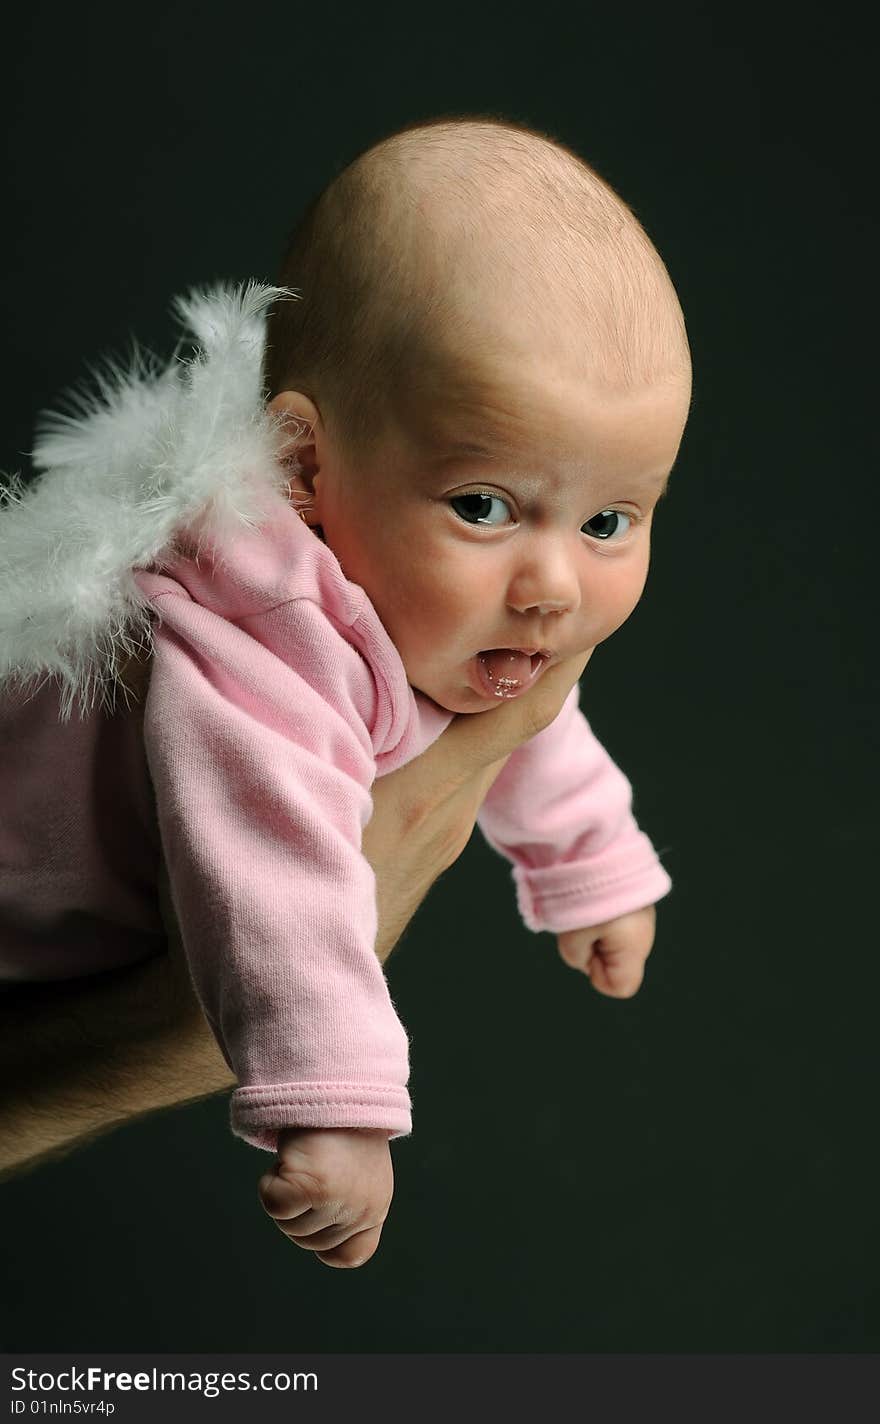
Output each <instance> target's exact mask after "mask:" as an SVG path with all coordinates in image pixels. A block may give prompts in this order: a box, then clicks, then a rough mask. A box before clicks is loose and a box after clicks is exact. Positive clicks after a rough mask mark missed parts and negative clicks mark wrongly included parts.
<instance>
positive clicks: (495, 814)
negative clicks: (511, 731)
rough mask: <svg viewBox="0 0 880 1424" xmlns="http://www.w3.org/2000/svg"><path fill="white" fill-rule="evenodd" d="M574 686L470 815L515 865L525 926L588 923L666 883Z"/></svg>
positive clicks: (650, 896) (641, 901)
mask: <svg viewBox="0 0 880 1424" xmlns="http://www.w3.org/2000/svg"><path fill="white" fill-rule="evenodd" d="M579 692H580V688H579V685H578V684H577V683H575V686H574V687H573V688H572V690H571V692H570V694H569V696H568V697H567V698H566V700H565V702H564V703H563V706H562V709H561V711H560V713H559V715H558V717H557V718H556V719H555V721H554V722H552V723H551V724H550V726H549V727H547V728H545V730H544V731H543V732H539V733H538V735H537V736H536V737H533V738H532V739H531V741H529V742H526V743H525V744H524V745H523V746H521V747H518V748H517V750H516V751H515V752H514V753H513V755H512V756H511V757H510V758H509V760H508V762H507V765H506V766H505V768H504V770H503V771H502V772H501V775H500V776H499V777H497V778H496V780H495V781H494V783H493V785H492V787H491V789H490V791H489V794H488V796H487V797H486V800H485V801H484V803H483V806H482V808H481V810H480V814H479V816H478V818H477V822H478V825H479V826H480V829H481V831H482V832H483V834H484V836H485V837H486V840H487V841H488V842H489V844H490V845H491V846H492V847H493V848H494V849H495V850H497V851H498V852H499V853H500V854H501V855H503V856H506V857H507V859H508V860H510V861H512V862H513V879H514V884H515V886H516V895H517V903H518V905H519V910H520V914H521V915H522V918H523V920H524V922H525V924H526V925H527V927H528V928H529V929H530V930H536V931H537V930H553V931H554V932H556V933H557V934H558V933H559V932H560V931H562V930H572V929H586V928H588V927H589V926H592V925H600V924H604V923H605V922H606V921H607V920H613V919H616V918H617V917H618V916H619V915H624V914H626V913H627V912H628V911H630V910H639V909H642V908H643V906H645V905H652V904H654V903H655V901H657V900H659V899H660V898H661V897H662V896H663V895H666V894H667V893H668V892H669V890H671V888H672V881H671V880H670V878H669V876H668V875H667V874H666V871H665V870H664V869H663V867H662V865H661V864H660V862H659V860H658V858H657V854H656V852H655V851H654V848H653V846H652V845H651V842H650V841H649V840H648V837H647V836H646V835H645V834H644V833H643V832H642V831H640V830H639V828H638V826H637V825H636V822H635V820H634V819H633V815H632V810H631V807H632V788H631V786H630V783H629V782H628V781H627V779H626V777H625V776H624V774H623V772H622V771H621V770H620V769H619V767H617V766H615V764H614V762H613V761H612V760H611V758H610V757H609V755H608V753H607V752H606V751H605V749H604V748H603V747H602V746H601V745H600V743H599V742H598V741H597V740H596V738H595V737H594V736H593V733H592V732H591V730H590V727H589V724H588V722H587V720H586V718H585V717H584V715H583V713H582V712H581V711H580V709H579V707H578V701H579Z"/></svg>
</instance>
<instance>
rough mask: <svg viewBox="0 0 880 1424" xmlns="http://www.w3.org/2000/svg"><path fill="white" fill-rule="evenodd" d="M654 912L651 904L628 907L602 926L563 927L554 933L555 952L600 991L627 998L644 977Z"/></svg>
mask: <svg viewBox="0 0 880 1424" xmlns="http://www.w3.org/2000/svg"><path fill="white" fill-rule="evenodd" d="M656 923H657V911H656V909H655V908H654V906H653V905H646V906H645V908H644V909H643V910H632V911H631V912H630V914H628V915H620V916H618V918H617V919H616V920H608V921H607V922H606V923H605V924H604V925H593V926H592V928H590V929H585V930H564V931H563V933H562V934H560V935H557V943H558V945H559V953H560V954H561V955H562V958H563V959H564V960H565V962H566V964H570V965H571V967H572V969H580V970H582V971H583V973H584V974H587V975H589V978H590V983H591V984H592V986H593V988H594V989H598V990H599V993H600V994H609V995H610V996H611V997H612V998H613V999H630V998H632V996H633V994H635V993H636V992H637V991H638V989H639V987H640V985H641V982H642V980H643V979H644V977H645V960H646V959H647V958H648V955H649V954H650V953H651V946H652V945H653V943H654V930H655V928H656Z"/></svg>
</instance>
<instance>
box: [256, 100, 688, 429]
mask: <svg viewBox="0 0 880 1424" xmlns="http://www.w3.org/2000/svg"><path fill="white" fill-rule="evenodd" d="M278 285H279V286H283V287H287V288H292V289H293V290H294V291H295V292H296V293H297V295H296V296H295V297H285V298H281V299H279V300H277V301H276V302H275V303H274V304H273V306H272V307H271V308H270V310H269V314H268V330H267V343H266V354H265V358H264V368H263V375H264V386H265V388H266V393H267V398H268V399H271V398H272V397H273V396H275V395H277V394H278V392H279V391H282V390H299V391H302V392H304V393H305V394H306V395H308V396H309V397H310V398H311V399H312V400H314V401H315V404H316V405H317V406H318V408H319V409H320V410H321V413H322V418H323V420H324V422H325V424H327V425H328V427H329V428H330V430H331V432H332V434H333V436H334V438H335V439H336V441H337V442H338V443H339V445H340V446H341V447H342V448H343V449H345V450H346V451H347V452H348V453H349V454H351V455H363V456H369V454H370V452H371V450H372V448H373V445H374V442H375V441H376V440H377V439H378V437H379V436H380V435H381V433H382V431H383V430H384V428H385V426H386V424H387V422H388V420H389V418H390V417H391V416H392V415H393V411H394V404H395V393H396V392H399V391H400V390H401V389H402V388H403V386H404V385H406V386H407V387H409V388H410V389H412V388H413V387H414V386H416V385H418V383H419V377H420V376H421V375H423V373H424V371H425V370H426V367H427V363H428V362H429V360H430V356H431V354H432V353H433V352H436V351H438V350H444V349H449V346H450V343H454V349H455V350H456V351H459V352H460V351H462V350H466V352H467V358H468V361H469V362H472V363H473V366H474V368H475V369H476V368H478V366H479V363H480V362H481V361H482V360H483V359H484V358H485V357H487V356H491V354H493V351H497V349H498V348H497V345H496V346H493V343H492V338H491V333H488V332H487V331H486V330H485V326H481V323H480V304H479V296H480V294H481V293H483V292H486V293H488V294H492V295H494V296H496V297H500V298H501V299H502V301H504V302H516V304H517V307H518V310H519V311H520V313H521V314H523V315H524V316H525V318H526V320H527V322H528V324H529V330H534V331H535V334H536V337H537V336H538V335H541V336H542V337H543V338H546V337H547V336H549V337H550V339H551V341H552V343H553V345H554V347H558V349H560V350H565V352H566V353H567V354H572V353H574V352H577V353H578V355H579V357H580V359H581V360H582V361H583V364H584V368H585V374H589V376H590V379H591V380H593V381H596V382H598V383H599V384H600V385H602V384H608V385H615V386H617V385H620V384H626V385H633V384H641V383H643V382H645V381H648V380H656V379H658V377H659V378H660V379H667V378H668V379H680V378H681V377H682V376H686V375H687V373H688V371H689V353H688V343H687V336H686V333H685V325H684V318H683V316H682V313H681V308H680V306H679V303H678V299H677V297H676V295H675V290H674V288H673V286H672V282H671V280H670V278H669V275H668V273H667V271H666V268H665V266H664V264H663V262H662V260H661V258H660V256H659V254H658V253H657V251H656V249H655V247H654V246H653V244H652V243H651V241H650V239H649V238H648V236H647V234H646V233H645V230H644V228H643V227H642V225H641V223H640V222H639V221H638V219H637V217H636V216H635V214H634V212H633V211H632V209H631V208H630V207H629V206H628V205H627V204H626V203H625V202H624V200H623V199H622V198H621V197H619V195H618V194H617V193H616V192H615V191H614V190H613V188H612V187H611V186H610V184H609V183H607V182H606V180H605V179H604V178H603V177H602V176H601V175H600V174H599V173H598V172H597V171H596V170H595V169H594V168H592V167H591V166H590V165H589V164H588V163H587V162H586V161H585V160H584V159H583V158H582V157H581V156H580V155H579V154H577V153H576V152H575V151H574V150H573V149H571V148H570V147H568V145H566V144H565V143H564V142H562V141H561V140H560V139H558V138H556V137H554V136H553V135H551V134H548V133H546V132H543V131H541V130H539V129H535V128H532V127H530V126H528V125H526V124H524V123H520V122H518V121H516V120H511V119H508V118H503V117H501V116H499V115H496V114H491V113H487V114H471V113H469V114H455V115H445V116H440V117H438V118H435V119H428V120H417V121H414V122H413V123H410V124H407V125H405V126H404V127H403V128H400V129H397V130H395V131H394V132H393V133H391V134H389V135H387V136H386V137H385V138H383V139H380V140H379V141H378V142H376V143H373V144H371V145H369V146H368V147H366V148H364V149H362V150H360V151H359V152H357V153H356V154H355V155H354V156H353V157H352V158H351V159H349V160H348V161H347V162H346V163H345V165H344V166H343V167H341V169H340V170H339V171H338V172H337V173H336V174H335V175H334V177H333V178H332V179H331V180H330V182H329V183H328V184H327V185H326V186H325V187H324V188H323V189H321V191H320V192H318V193H317V194H316V195H315V196H314V197H313V198H312V200H311V201H310V202H309V204H308V206H307V207H306V209H305V211H304V212H303V214H302V216H301V217H300V219H299V221H298V222H297V224H296V226H295V227H294V229H293V232H292V233H291V234H290V237H289V239H288V243H287V247H286V250H285V253H284V256H283V259H282V262H281V268H280V272H279V276H278ZM425 384H426V387H427V380H426V381H425Z"/></svg>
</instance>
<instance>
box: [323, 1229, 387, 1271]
mask: <svg viewBox="0 0 880 1424" xmlns="http://www.w3.org/2000/svg"><path fill="white" fill-rule="evenodd" d="M381 1235H382V1227H381V1226H370V1227H368V1228H367V1230H366V1231H358V1232H356V1233H355V1235H354V1236H349V1238H348V1240H347V1241H343V1242H342V1244H341V1245H340V1246H336V1247H334V1248H333V1250H331V1251H316V1252H315V1255H316V1256H317V1258H318V1260H319V1261H323V1263H324V1265H325V1266H341V1267H343V1268H351V1267H353V1266H363V1265H364V1264H365V1262H367V1261H369V1259H370V1257H371V1256H374V1255H375V1253H376V1248H377V1246H378V1245H379V1237H380V1236H381Z"/></svg>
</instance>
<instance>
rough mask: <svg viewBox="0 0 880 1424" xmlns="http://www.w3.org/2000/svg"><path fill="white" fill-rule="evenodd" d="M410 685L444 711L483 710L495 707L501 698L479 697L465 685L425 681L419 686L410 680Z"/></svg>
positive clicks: (456, 712)
mask: <svg viewBox="0 0 880 1424" xmlns="http://www.w3.org/2000/svg"><path fill="white" fill-rule="evenodd" d="M410 687H411V688H412V689H413V691H414V692H419V693H421V695H422V697H427V699H428V701H429V702H433V703H434V705H435V706H436V707H439V708H440V709H441V710H442V711H444V712H454V713H455V714H456V715H458V713H459V712H485V711H486V710H487V708H489V707H497V706H498V704H499V702H501V701H502V700H503V699H501V698H497V697H481V696H480V694H479V693H478V692H474V690H473V688H471V687H467V686H466V685H465V686H463V687H439V686H432V685H431V684H430V683H427V684H426V685H425V686H424V687H420V686H419V685H418V683H416V682H413V681H412V680H410Z"/></svg>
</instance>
